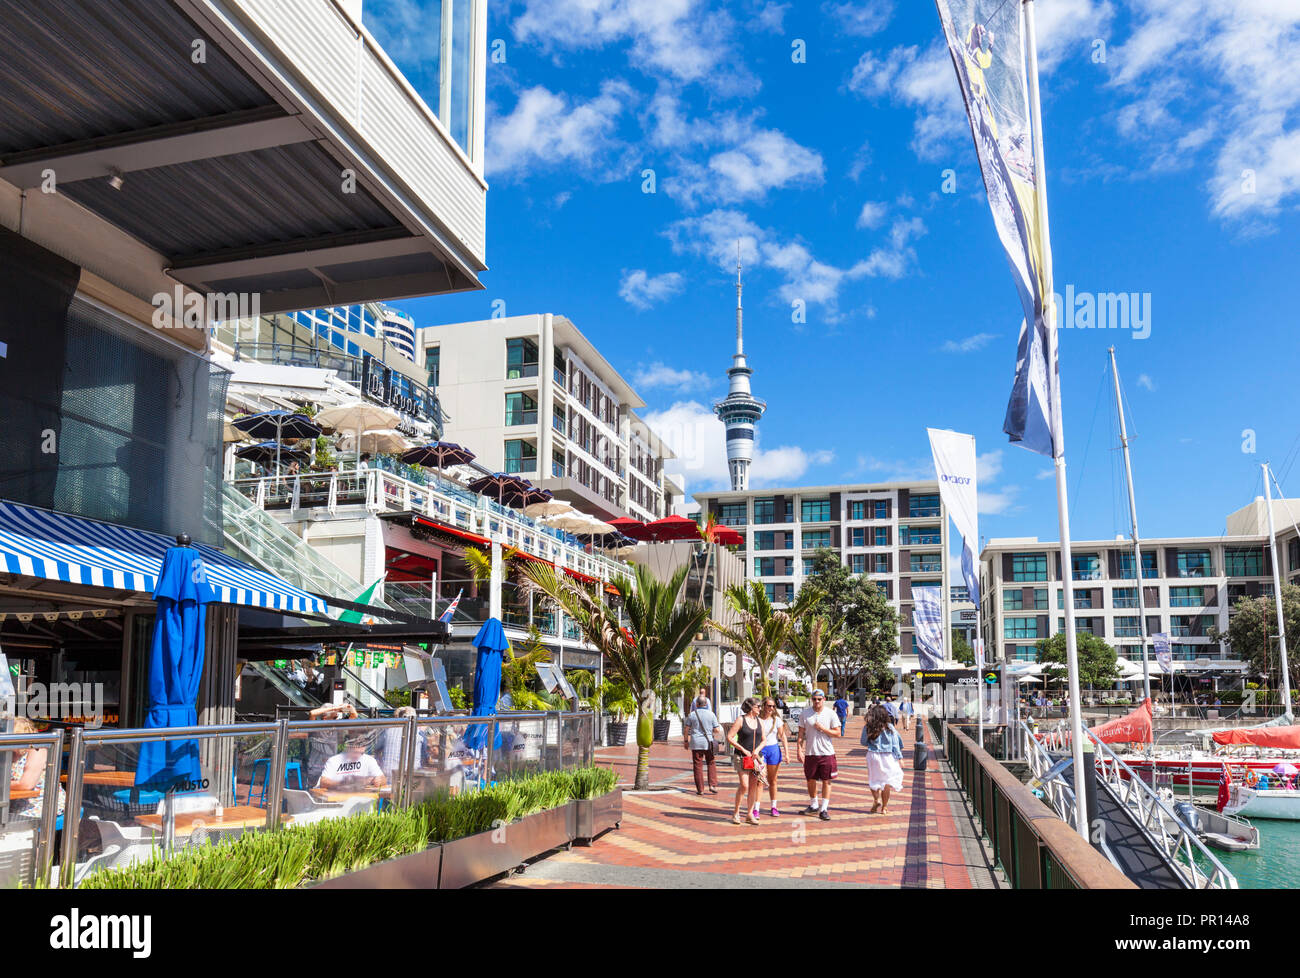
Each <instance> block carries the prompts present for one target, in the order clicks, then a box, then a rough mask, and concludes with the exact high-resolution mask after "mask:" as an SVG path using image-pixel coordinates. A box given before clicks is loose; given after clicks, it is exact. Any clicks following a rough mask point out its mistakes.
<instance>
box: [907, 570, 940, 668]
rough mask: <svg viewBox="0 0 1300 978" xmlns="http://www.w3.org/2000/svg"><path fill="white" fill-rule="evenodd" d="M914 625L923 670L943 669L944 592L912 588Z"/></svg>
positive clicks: (937, 589) (917, 649)
mask: <svg viewBox="0 0 1300 978" xmlns="http://www.w3.org/2000/svg"><path fill="white" fill-rule="evenodd" d="M912 624H913V626H914V627H915V628H916V653H917V658H918V659H920V660H921V668H922V669H942V668H943V592H942V590H941V589H940V588H937V587H914V588H912Z"/></svg>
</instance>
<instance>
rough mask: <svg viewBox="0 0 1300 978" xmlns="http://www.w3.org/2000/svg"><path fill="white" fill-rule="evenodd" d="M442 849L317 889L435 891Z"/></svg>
mask: <svg viewBox="0 0 1300 978" xmlns="http://www.w3.org/2000/svg"><path fill="white" fill-rule="evenodd" d="M442 848H443V847H442V846H441V845H435V846H432V847H431V848H429V849H425V850H424V852H413V853H411V854H410V855H409V856H399V857H398V858H397V859H389V860H387V861H386V862H382V863H376V864H375V865H373V866H367V867H366V868H365V869H359V870H357V871H356V872H355V873H344V874H343V875H342V876H336V877H334V878H333V879H330V880H326V881H325V882H323V883H318V884H316V886H315V887H314V888H315V889H318V890H436V889H437V888H438V878H439V877H440V876H441V873H442Z"/></svg>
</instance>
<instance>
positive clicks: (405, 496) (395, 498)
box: [226, 469, 632, 581]
mask: <svg viewBox="0 0 1300 978" xmlns="http://www.w3.org/2000/svg"><path fill="white" fill-rule="evenodd" d="M226 485H227V487H228V490H229V491H232V492H234V493H237V494H238V495H240V496H242V497H243V498H244V499H245V500H247V501H249V502H251V503H252V504H253V506H255V507H256V508H257V509H267V508H274V507H276V506H279V507H282V508H289V509H302V508H323V509H325V510H327V511H328V512H329V513H331V514H333V513H335V512H337V510H338V508H339V507H340V506H358V505H359V506H364V507H365V508H366V509H367V510H369V511H370V512H374V513H380V512H403V513H413V514H416V515H419V516H423V517H426V518H428V519H431V520H434V521H436V522H439V523H442V524H444V525H446V526H449V527H452V528H455V529H458V530H462V531H465V532H467V533H473V534H476V535H478V536H481V537H486V538H492V537H494V536H496V537H498V538H499V539H500V540H501V543H502V544H503V545H505V546H511V547H516V548H518V549H519V550H520V551H522V552H523V553H526V554H528V555H529V556H532V557H540V558H541V559H543V560H546V561H548V562H549V563H552V564H554V565H555V566H556V567H557V568H563V569H568V570H572V571H575V572H577V573H579V574H585V575H586V576H588V577H594V578H596V579H598V580H602V581H608V580H612V579H613V578H615V577H619V576H622V577H631V576H632V572H631V569H630V568H629V567H628V565H627V564H625V563H623V562H622V561H618V560H614V559H612V558H609V557H605V556H602V555H600V554H592V553H587V552H586V551H584V550H582V549H581V548H579V547H576V546H574V545H573V544H571V543H569V542H568V540H567V538H566V535H565V534H563V533H561V532H560V531H558V530H555V529H553V528H552V527H549V526H545V525H543V524H541V523H538V522H537V521H536V520H533V519H532V518H530V517H528V516H525V515H524V514H522V513H520V512H518V511H517V510H512V509H509V508H507V507H504V506H500V505H498V504H496V503H494V502H492V501H491V500H489V499H486V498H484V497H482V496H475V495H474V494H473V493H470V492H467V491H465V490H460V491H456V490H451V489H449V488H447V487H446V486H444V485H443V484H441V483H438V484H436V485H421V484H419V483H417V482H412V481H411V480H409V479H405V478H403V477H401V476H399V475H395V474H393V473H390V472H381V471H376V470H373V469H372V470H369V471H362V472H359V473H339V472H331V473H320V474H319V475H314V474H306V475H295V476H284V477H279V478H277V477H275V476H266V477H262V478H255V479H236V480H234V481H233V482H230V483H227V484H226ZM286 532H288V531H286ZM290 536H292V534H290ZM321 559H322V560H323V559H324V558H321Z"/></svg>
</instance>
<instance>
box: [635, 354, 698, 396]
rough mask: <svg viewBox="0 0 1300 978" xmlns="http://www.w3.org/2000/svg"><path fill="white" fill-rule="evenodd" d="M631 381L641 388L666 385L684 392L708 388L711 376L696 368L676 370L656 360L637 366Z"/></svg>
mask: <svg viewBox="0 0 1300 978" xmlns="http://www.w3.org/2000/svg"><path fill="white" fill-rule="evenodd" d="M632 383H633V384H634V385H635V386H637V387H642V388H651V387H666V388H671V389H674V390H677V391H678V392H680V393H686V392H688V391H691V390H704V389H706V388H708V387H709V386H710V385H712V383H713V378H712V377H710V376H709V375H708V374H706V373H703V372H702V371H698V370H676V369H674V368H672V367H670V366H668V365H667V364H666V363H660V362H659V361H658V360H656V361H655V362H654V363H652V364H649V365H641V366H638V367H637V369H636V372H635V373H634V374H633V375H632Z"/></svg>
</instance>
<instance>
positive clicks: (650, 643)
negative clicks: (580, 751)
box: [522, 562, 709, 791]
mask: <svg viewBox="0 0 1300 978" xmlns="http://www.w3.org/2000/svg"><path fill="white" fill-rule="evenodd" d="M687 569H688V568H686V567H682V568H681V569H679V570H678V571H677V573H676V574H674V575H673V576H672V577H671V578H670V579H669V580H667V581H660V580H658V579H656V578H655V576H654V575H653V574H652V573H651V572H650V569H649V568H648V567H646V566H645V565H643V564H637V565H635V567H634V571H635V574H636V577H635V579H631V580H630V579H628V578H626V577H616V578H614V579H613V580H612V581H610V586H612V587H613V588H614V591H615V592H616V593H617V594H618V597H619V598H620V600H621V601H622V604H623V616H624V618H626V620H627V624H626V626H624V625H623V624H622V623H621V622H620V619H619V615H618V612H617V611H616V610H615V609H614V608H613V607H611V606H610V605H609V604H608V603H607V602H606V600H605V595H604V592H603V591H601V590H598V589H597V588H595V587H590V586H588V585H585V584H582V583H580V582H579V581H577V580H575V579H574V578H572V577H570V576H569V575H567V574H562V573H558V572H557V571H556V570H555V568H554V567H551V566H550V565H549V564H540V563H535V562H529V564H528V566H526V567H524V568H523V569H522V573H523V577H524V583H525V587H527V588H529V589H530V590H532V591H535V592H538V593H540V594H542V595H544V596H545V597H547V598H549V599H550V600H551V601H554V602H555V603H556V604H557V605H559V606H560V608H561V609H562V610H563V611H564V613H565V614H566V615H568V616H569V617H570V618H571V619H573V622H574V624H575V625H577V626H578V630H579V631H581V632H582V637H583V638H584V639H585V640H586V642H587V644H588V645H590V646H592V647H593V648H596V649H599V650H600V651H601V652H602V653H603V654H604V655H605V656H606V657H608V659H609V661H610V663H611V664H612V666H613V672H614V673H615V674H616V675H617V676H618V677H619V678H621V679H622V680H623V681H624V682H625V683H627V685H628V687H629V688H630V689H631V690H632V694H633V695H634V696H635V697H636V702H637V723H636V745H637V748H638V750H637V762H636V784H635V788H636V790H637V791H645V790H646V789H648V788H649V787H650V745H651V743H653V742H654V698H655V690H656V688H658V687H660V686H662V685H663V675H664V672H665V671H666V670H667V669H668V667H669V666H670V665H672V664H673V663H674V662H676V661H677V660H678V659H679V658H681V656H682V653H684V652H685V651H686V649H687V648H689V647H690V644H691V642H692V640H693V639H694V638H695V634H696V633H697V632H698V631H700V629H701V628H703V627H704V623H705V621H706V620H707V619H708V617H709V615H708V612H707V611H705V610H704V606H703V605H701V604H697V603H691V602H685V603H680V604H679V603H678V602H677V594H678V592H679V591H680V590H681V587H682V581H684V580H685V578H686V572H687Z"/></svg>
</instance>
